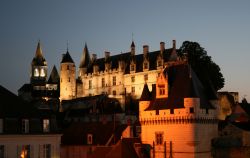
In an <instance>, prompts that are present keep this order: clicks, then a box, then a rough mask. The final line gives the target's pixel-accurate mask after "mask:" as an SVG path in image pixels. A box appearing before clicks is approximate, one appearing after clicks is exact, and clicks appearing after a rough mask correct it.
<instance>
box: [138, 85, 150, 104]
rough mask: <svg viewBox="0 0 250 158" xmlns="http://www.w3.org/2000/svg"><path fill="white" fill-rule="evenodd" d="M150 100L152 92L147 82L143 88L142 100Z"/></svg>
mask: <svg viewBox="0 0 250 158" xmlns="http://www.w3.org/2000/svg"><path fill="white" fill-rule="evenodd" d="M150 100H151V93H150V91H149V89H148V85H147V83H145V84H144V87H143V90H142V94H141V98H140V101H150Z"/></svg>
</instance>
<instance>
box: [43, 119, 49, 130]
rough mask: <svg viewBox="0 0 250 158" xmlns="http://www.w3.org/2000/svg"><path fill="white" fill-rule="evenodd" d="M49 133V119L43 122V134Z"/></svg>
mask: <svg viewBox="0 0 250 158" xmlns="http://www.w3.org/2000/svg"><path fill="white" fill-rule="evenodd" d="M49 131H50V124H49V119H44V120H43V132H49Z"/></svg>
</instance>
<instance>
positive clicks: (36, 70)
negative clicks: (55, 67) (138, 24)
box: [34, 68, 39, 77]
mask: <svg viewBox="0 0 250 158" xmlns="http://www.w3.org/2000/svg"><path fill="white" fill-rule="evenodd" d="M34 76H35V77H38V76H39V71H38V69H37V68H35V70H34Z"/></svg>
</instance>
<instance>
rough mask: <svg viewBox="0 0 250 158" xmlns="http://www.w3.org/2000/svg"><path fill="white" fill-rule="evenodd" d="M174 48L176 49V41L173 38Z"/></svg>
mask: <svg viewBox="0 0 250 158" xmlns="http://www.w3.org/2000/svg"><path fill="white" fill-rule="evenodd" d="M173 49H176V41H175V40H173Z"/></svg>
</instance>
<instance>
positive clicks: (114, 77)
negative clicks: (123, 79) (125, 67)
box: [113, 76, 116, 86]
mask: <svg viewBox="0 0 250 158" xmlns="http://www.w3.org/2000/svg"><path fill="white" fill-rule="evenodd" d="M115 85H116V76H113V86H115Z"/></svg>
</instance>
